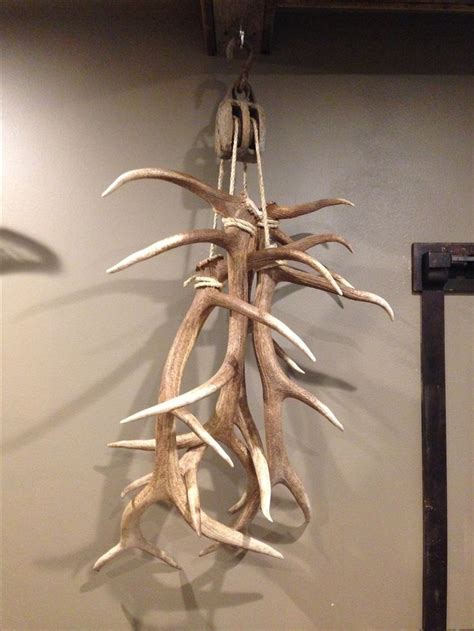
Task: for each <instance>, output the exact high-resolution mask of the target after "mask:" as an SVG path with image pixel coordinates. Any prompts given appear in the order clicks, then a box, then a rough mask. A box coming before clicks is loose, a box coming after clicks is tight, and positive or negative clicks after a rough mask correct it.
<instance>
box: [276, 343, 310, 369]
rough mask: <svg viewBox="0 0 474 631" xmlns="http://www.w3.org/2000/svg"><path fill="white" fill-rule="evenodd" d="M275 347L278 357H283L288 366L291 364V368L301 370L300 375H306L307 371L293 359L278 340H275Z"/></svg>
mask: <svg viewBox="0 0 474 631" xmlns="http://www.w3.org/2000/svg"><path fill="white" fill-rule="evenodd" d="M273 347H274V349H275V353H276V354H277V355H278V357H281V359H282V360H283V361H284V362H285V363H287V364H288V366H290V368H293V370H294V371H296V372H299V373H300V375H305V374H306V373H305V371H304V370H303V369H302V368H301V367H300V366H298V364H297V363H296V362H295V360H294V359H292V358H291V357H290V356H289V355H288V353H287V352H286V351H285V349H283V348H282V347H281V346H280V345H279V344H278V342H276V341H275V340H273Z"/></svg>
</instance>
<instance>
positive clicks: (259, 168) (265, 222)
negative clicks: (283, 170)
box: [252, 118, 270, 248]
mask: <svg viewBox="0 0 474 631" xmlns="http://www.w3.org/2000/svg"><path fill="white" fill-rule="evenodd" d="M252 125H253V135H254V140H255V155H256V157H257V171H258V187H259V189H260V203H261V205H262V224H263V235H264V244H265V247H266V248H268V247H269V246H270V229H269V225H268V215H267V202H266V201H265V185H264V183H263V169H262V158H261V156H260V139H259V136H258V125H257V121H256V120H255V119H254V118H252Z"/></svg>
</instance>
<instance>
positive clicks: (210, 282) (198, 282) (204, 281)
mask: <svg viewBox="0 0 474 631" xmlns="http://www.w3.org/2000/svg"><path fill="white" fill-rule="evenodd" d="M193 281H194V289H199V288H200V287H215V288H216V289H222V287H223V286H224V285H223V284H222V283H221V282H220V281H218V280H217V278H213V277H212V276H199V274H193V275H192V276H190V277H189V278H187V279H186V280H185V281H184V283H183V287H187V286H188V285H190V284H191V283H192V282H193Z"/></svg>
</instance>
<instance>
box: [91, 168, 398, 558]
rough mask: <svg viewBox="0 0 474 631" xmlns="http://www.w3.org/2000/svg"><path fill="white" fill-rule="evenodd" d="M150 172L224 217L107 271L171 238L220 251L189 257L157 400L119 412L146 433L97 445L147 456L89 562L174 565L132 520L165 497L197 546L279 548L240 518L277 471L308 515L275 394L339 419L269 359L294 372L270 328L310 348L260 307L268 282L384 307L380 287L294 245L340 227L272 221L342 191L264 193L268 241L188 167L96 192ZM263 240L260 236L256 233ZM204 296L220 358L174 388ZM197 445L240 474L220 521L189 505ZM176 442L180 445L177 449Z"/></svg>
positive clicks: (245, 203)
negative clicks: (202, 405)
mask: <svg viewBox="0 0 474 631" xmlns="http://www.w3.org/2000/svg"><path fill="white" fill-rule="evenodd" d="M150 178H151V179H158V180H164V181H168V182H172V183H175V184H177V185H178V186H181V187H183V188H185V189H187V190H189V191H191V192H193V193H195V194H196V195H197V196H199V197H200V198H201V199H204V200H205V201H207V202H208V203H209V204H210V205H211V206H212V207H213V209H214V210H215V211H216V212H217V213H219V214H220V215H221V216H222V217H223V226H224V227H223V229H207V230H193V231H190V232H186V233H183V234H178V235H174V236H172V237H167V238H165V239H161V240H160V241H157V242H156V243H154V244H152V245H151V246H148V247H146V248H143V249H141V250H139V251H137V252H135V253H134V254H132V255H130V256H127V257H126V258H125V259H123V260H122V261H120V262H119V263H117V264H116V265H114V266H112V267H111V268H109V270H107V271H108V272H109V273H115V272H118V271H121V270H125V269H126V268H128V267H130V266H132V265H134V264H136V263H139V262H142V261H145V260H147V259H149V258H152V257H154V256H157V255H159V254H163V253H165V252H167V251H169V250H172V249H174V248H177V247H181V246H183V245H191V244H195V243H211V244H213V245H217V246H219V247H221V248H222V249H223V250H225V252H226V259H225V260H224V257H222V256H221V255H219V256H212V257H210V258H209V259H206V260H205V261H203V262H202V263H201V264H199V265H198V266H197V268H196V270H197V275H196V276H195V288H196V291H195V295H194V298H193V301H192V303H191V306H190V308H189V310H188V312H187V314H186V315H185V317H184V319H183V322H182V323H181V326H180V327H179V329H178V331H177V333H176V336H175V339H174V342H173V344H172V346H171V349H170V351H169V354H168V357H167V360H166V362H165V366H164V369H163V377H162V381H161V385H160V390H159V396H158V403H157V404H156V405H153V406H151V407H149V408H146V409H145V410H141V411H140V412H136V413H135V414H132V415H130V416H129V417H127V418H126V419H124V420H123V421H122V422H124V423H125V422H130V421H136V420H140V419H145V418H147V417H150V416H155V417H156V420H155V436H154V438H153V439H147V440H136V441H133V440H128V441H119V442H115V443H110V445H109V446H110V447H114V448H118V447H120V448H127V449H136V450H144V451H154V454H155V456H154V464H153V470H152V471H151V472H150V473H149V474H147V475H145V476H142V477H141V478H139V479H137V480H135V481H133V482H131V483H130V484H129V485H127V487H126V488H125V489H124V490H123V492H122V496H125V495H127V494H128V493H132V492H136V491H138V493H137V495H136V496H135V497H134V498H133V499H132V500H131V501H130V502H129V503H128V504H127V506H126V508H125V510H124V513H123V515H122V522H121V531H120V540H119V542H118V544H116V545H115V546H114V547H113V548H111V549H110V550H109V551H108V552H107V553H106V554H104V555H103V556H102V557H100V558H99V559H98V561H97V562H96V564H95V566H94V568H95V569H96V570H99V569H100V568H101V567H103V565H104V564H105V563H107V562H108V561H110V560H111V559H113V558H114V557H115V556H117V555H118V554H119V553H121V552H123V551H124V550H127V549H133V548H135V549H140V550H143V551H145V552H147V553H149V554H151V555H153V556H155V557H157V558H160V559H161V560H163V561H165V562H166V563H168V564H169V565H172V566H174V567H178V566H177V563H176V561H174V559H172V558H171V557H170V556H169V555H168V554H167V553H166V552H164V551H163V550H161V549H160V548H158V547H156V546H154V545H152V544H151V543H149V542H148V541H146V539H145V538H144V537H143V534H142V532H141V529H140V521H141V518H142V516H143V514H144V513H145V512H146V510H147V509H148V508H149V507H150V506H151V505H152V504H154V503H156V502H163V503H168V504H172V505H174V506H176V507H177V509H178V511H179V512H180V514H181V515H182V516H183V518H184V519H185V521H186V522H187V523H188V524H189V525H190V526H191V527H192V528H193V529H194V530H195V531H196V533H197V534H198V535H201V534H202V535H204V536H206V537H208V538H210V539H213V540H214V541H215V542H216V543H215V544H213V545H212V546H211V547H210V548H208V549H207V550H205V551H204V552H203V553H206V552H207V551H210V550H212V549H215V547H216V546H217V545H218V544H220V543H223V544H227V545H231V546H234V547H238V548H244V549H247V550H253V551H255V552H260V553H263V554H267V555H270V556H274V557H281V554H280V553H279V552H278V551H276V550H275V549H274V548H272V547H271V546H269V545H267V544H265V543H264V542H262V541H259V540H257V539H255V538H253V537H251V536H249V535H248V534H247V532H246V528H247V526H248V524H249V523H250V522H251V521H252V519H253V518H254V516H255V514H256V512H257V511H258V508H259V507H260V508H261V510H262V512H263V513H264V515H265V516H266V517H267V518H268V519H269V520H270V521H271V516H270V498H271V487H272V485H275V484H278V483H283V484H286V485H287V486H288V488H289V489H290V491H291V492H292V493H293V495H294V496H295V499H296V500H297V502H298V504H299V505H300V507H301V508H302V510H303V512H304V514H305V517H306V518H307V519H309V516H310V508H309V501H308V498H307V495H306V493H305V491H304V488H303V485H302V483H301V481H300V479H299V477H298V476H297V474H296V473H295V471H294V470H293V468H292V466H291V465H290V463H289V459H288V456H287V452H286V449H285V445H284V438H283V428H282V407H283V402H284V400H285V399H286V398H289V397H291V398H296V399H298V400H300V401H302V402H304V403H306V404H307V405H309V406H310V407H312V408H313V409H315V410H317V411H318V412H319V413H320V414H322V415H323V416H324V417H325V418H327V419H328V420H329V421H330V422H331V423H333V424H334V425H336V426H337V427H339V428H340V429H342V425H341V424H340V422H339V421H338V420H337V419H336V417H335V416H334V414H333V413H332V412H331V411H330V410H329V408H327V406H325V405H324V404H323V403H322V402H320V401H319V400H318V399H317V398H316V397H315V396H314V395H313V394H311V393H309V392H307V391H306V390H304V389H303V388H301V387H300V386H298V385H297V384H296V383H294V382H293V381H292V380H290V379H289V377H288V376H287V375H286V373H285V372H284V371H283V370H282V368H281V366H280V363H279V360H278V357H280V358H282V359H283V360H284V361H285V362H286V363H287V364H289V365H290V366H291V367H292V368H293V369H294V370H295V371H297V372H303V371H302V369H301V368H300V367H299V366H298V364H296V362H294V360H292V359H291V358H290V357H289V356H288V354H287V353H286V351H284V350H283V349H282V348H281V347H280V346H279V345H278V344H277V343H276V342H274V340H273V339H272V330H273V331H276V332H277V333H279V334H281V335H283V336H284V337H286V338H287V339H289V340H290V341H291V342H292V343H294V344H295V345H296V346H297V347H298V348H299V349H300V350H301V351H303V352H304V353H305V354H306V355H307V356H308V357H310V359H312V360H314V356H313V354H312V353H311V351H310V350H309V348H308V347H307V345H306V344H305V343H304V342H303V341H302V340H301V339H300V338H299V337H298V336H297V335H296V334H295V333H294V332H293V331H292V330H291V329H289V328H288V327H287V326H286V325H285V324H284V323H283V322H281V321H280V320H278V319H277V318H275V317H274V316H273V315H272V314H271V304H272V298H273V294H274V291H275V287H276V285H277V283H278V282H280V281H289V282H294V283H297V284H301V285H306V286H309V287H314V288H317V289H322V290H323V291H330V292H333V293H336V294H339V295H341V296H346V297H348V298H351V299H354V300H365V301H368V302H374V303H376V304H379V305H381V306H382V307H383V308H385V309H386V310H387V311H388V312H389V313H390V314H391V315H393V314H392V313H391V310H390V307H389V306H388V303H386V302H385V301H384V300H383V299H381V298H379V297H378V296H375V295H374V294H369V293H367V292H360V291H358V290H356V289H354V288H352V286H351V285H350V284H349V283H348V282H347V281H346V280H345V279H344V278H343V277H342V276H340V275H339V274H337V273H335V272H331V271H330V270H328V269H327V268H326V267H325V266H324V265H323V264H322V263H320V262H319V261H318V260H316V259H314V258H313V257H311V256H309V255H308V254H307V253H306V250H307V249H309V248H310V247H313V246H315V245H318V244H320V243H326V242H331V241H334V242H338V243H341V244H342V245H344V246H345V247H347V248H348V249H351V248H350V246H349V244H348V243H347V242H346V241H345V240H344V239H343V238H342V237H338V236H337V235H314V236H310V237H305V238H303V239H300V240H297V241H293V240H292V239H291V238H290V237H288V236H287V235H286V234H285V233H284V232H283V231H282V230H280V228H279V227H278V225H277V224H278V220H279V219H289V218H292V217H297V216H300V215H304V214H308V213H311V212H314V211H316V210H319V209H321V208H324V207H326V206H329V205H338V204H349V205H351V203H350V202H348V201H347V200H344V199H325V200H320V201H316V202H311V203H308V204H302V205H298V206H292V207H285V206H278V205H277V204H274V203H272V204H269V205H268V207H267V211H268V217H269V219H270V221H271V222H272V224H271V228H272V230H271V232H272V237H273V238H274V239H275V240H276V241H277V242H278V243H279V245H278V246H276V247H264V243H263V241H262V240H260V239H259V238H258V236H257V235H258V227H262V221H263V227H266V228H268V226H269V223H266V222H267V220H266V215H263V214H262V212H261V211H259V209H258V208H257V207H256V206H255V204H254V203H253V202H252V201H251V200H250V198H249V197H248V195H247V194H246V193H243V194H242V195H240V196H236V195H230V194H227V193H224V192H222V191H221V190H217V189H215V188H213V187H211V186H208V185H207V184H204V183H203V182H200V181H199V180H197V179H196V178H194V177H192V176H189V175H186V174H183V173H179V172H176V171H166V170H163V169H151V168H150V169H139V170H135V171H129V172H127V173H125V174H123V175H122V176H120V177H119V178H118V179H117V180H116V181H115V182H114V183H113V184H112V185H111V186H110V187H109V188H108V189H107V190H106V191H105V192H104V196H105V195H108V194H109V193H111V192H113V191H115V190H117V189H118V188H120V187H121V186H122V185H123V184H125V183H127V182H131V181H134V180H139V179H150ZM262 217H263V219H262ZM261 219H262V221H260V220H261ZM267 236H268V233H267ZM266 243H267V244H268V241H267V242H266ZM287 261H293V262H298V263H300V264H303V265H306V266H308V267H309V268H311V269H312V270H313V271H312V272H305V271H303V270H299V269H296V268H294V267H291V266H289V265H288V264H287ZM254 271H256V272H257V286H256V293H255V299H254V302H253V304H252V303H251V302H250V299H249V294H250V286H251V284H252V276H253V272H254ZM226 281H227V286H228V291H227V293H224V291H222V289H223V285H224V283H225V282H226ZM215 307H220V308H223V309H225V310H226V311H228V313H229V319H228V341H227V350H226V354H225V357H224V361H223V363H222V365H221V367H220V368H219V370H218V371H217V372H216V373H215V374H214V375H213V376H212V377H210V378H209V379H208V380H207V381H206V382H204V383H203V384H201V385H199V386H198V387H196V388H193V389H192V390H189V391H188V392H184V393H181V391H180V389H181V380H182V376H183V372H184V369H185V366H186V364H187V361H188V358H189V356H190V353H191V352H192V349H193V347H194V345H195V343H196V340H197V338H198V336H199V333H200V331H201V329H202V327H203V326H204V324H205V322H206V320H207V318H208V317H209V315H210V313H211V312H212V311H213V309H214V308H215ZM249 322H252V323H253V327H252V336H253V341H254V348H255V352H256V356H257V363H258V367H259V371H260V376H261V380H262V384H263V396H264V422H265V442H266V450H267V457H266V456H265V453H264V448H263V444H262V440H261V438H260V436H259V433H258V430H257V427H256V424H255V422H254V420H253V418H252V414H251V411H250V409H249V406H248V402H247V394H246V384H245V369H244V366H245V351H246V340H247V333H248V324H249ZM216 392H218V393H219V394H218V399H217V403H216V406H215V410H214V412H213V414H212V415H211V417H210V419H209V420H208V421H207V422H206V423H205V424H202V423H201V422H200V421H199V420H198V419H197V418H196V416H195V415H194V414H193V413H192V412H191V410H190V406H191V405H192V404H193V403H195V402H197V401H199V400H200V399H203V398H205V397H207V396H209V395H211V394H213V393H216ZM175 419H178V420H180V421H181V422H183V423H184V424H186V425H187V427H188V428H189V429H190V430H191V432H190V433H188V434H185V435H180V436H177V435H176V429H175ZM207 447H211V448H212V449H214V450H215V451H216V452H217V453H218V454H219V455H220V456H221V457H222V458H223V459H224V460H226V462H227V463H228V464H230V465H231V466H232V460H231V459H230V457H229V454H228V453H227V451H226V450H225V449H224V447H225V448H226V449H227V450H228V451H229V452H231V453H233V454H234V455H235V456H236V457H237V458H238V460H239V461H240V463H241V464H242V466H243V468H244V470H245V472H246V475H247V486H246V491H245V493H244V495H243V496H242V498H241V499H240V500H239V501H238V502H237V503H236V504H234V506H232V507H231V509H230V512H236V513H238V514H237V516H236V518H235V519H234V523H233V524H232V527H229V526H226V525H224V524H222V523H220V522H218V521H216V520H214V519H212V518H211V517H210V516H209V515H207V514H206V513H205V512H204V511H203V510H202V508H201V504H200V497H199V488H198V472H199V465H200V463H201V461H202V459H203V457H204V455H205V453H206V449H207ZM179 449H185V452H184V454H183V455H182V456H181V458H180V457H179V451H178V450H179ZM267 458H268V462H267Z"/></svg>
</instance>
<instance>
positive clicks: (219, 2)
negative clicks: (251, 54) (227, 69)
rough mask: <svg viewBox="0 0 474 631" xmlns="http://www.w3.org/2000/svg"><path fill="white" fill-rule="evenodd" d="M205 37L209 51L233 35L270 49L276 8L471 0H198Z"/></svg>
mask: <svg viewBox="0 0 474 631" xmlns="http://www.w3.org/2000/svg"><path fill="white" fill-rule="evenodd" d="M200 3H201V18H202V27H203V33H204V41H205V46H206V50H207V53H208V54H209V55H215V54H225V49H226V46H227V44H228V42H229V40H230V39H231V38H232V37H236V36H238V34H239V30H240V28H242V29H243V31H244V32H245V39H246V41H247V42H248V43H250V44H251V45H252V46H253V48H254V50H255V51H257V52H260V53H269V52H270V51H271V44H272V34H273V22H274V18H275V13H276V11H280V10H281V11H318V10H328V9H332V10H335V11H358V12H359V11H398V12H431V13H440V12H444V13H474V0H464V1H462V2H461V1H460V0H405V2H400V1H395V0H373V1H368V0H366V1H365V2H361V1H360V0H358V1H356V0H326V1H322V0H320V1H317V0H200Z"/></svg>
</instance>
